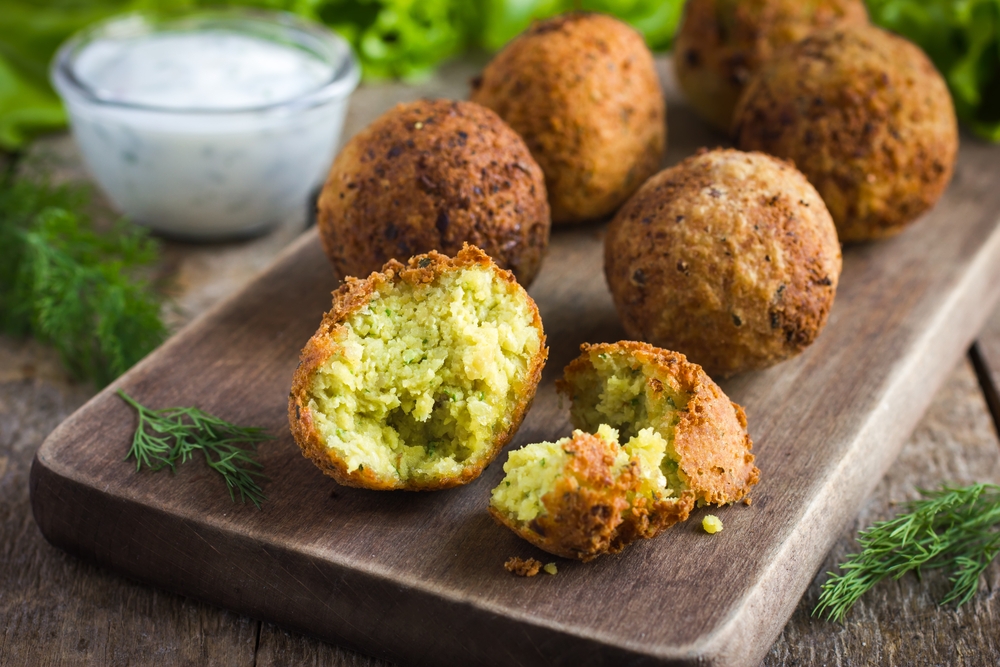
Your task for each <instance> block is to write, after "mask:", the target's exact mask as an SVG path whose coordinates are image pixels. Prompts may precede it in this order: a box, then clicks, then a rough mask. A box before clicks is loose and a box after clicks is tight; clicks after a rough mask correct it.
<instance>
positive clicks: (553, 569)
mask: <svg viewBox="0 0 1000 667" xmlns="http://www.w3.org/2000/svg"><path fill="white" fill-rule="evenodd" d="M542 569H543V570H545V571H546V572H548V573H549V574H551V575H555V574H556V573H557V572H558V571H559V568H557V567H556V564H555V563H546V564H545V567H544V568H542Z"/></svg>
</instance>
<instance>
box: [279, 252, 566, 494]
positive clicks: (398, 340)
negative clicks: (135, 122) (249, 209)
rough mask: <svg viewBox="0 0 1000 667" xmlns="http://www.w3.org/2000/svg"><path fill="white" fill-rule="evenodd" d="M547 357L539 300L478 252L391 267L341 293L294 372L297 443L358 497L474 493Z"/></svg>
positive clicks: (292, 411)
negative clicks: (471, 485) (466, 487)
mask: <svg viewBox="0 0 1000 667" xmlns="http://www.w3.org/2000/svg"><path fill="white" fill-rule="evenodd" d="M547 355H548V349H547V348H546V347H545V335H544V333H543V331H542V322H541V319H540V318H539V316H538V308H537V307H536V306H535V303H534V301H532V299H531V297H529V296H528V294H527V292H525V291H524V288H522V287H521V286H520V285H518V284H517V282H516V281H515V280H514V276H513V275H512V274H511V273H510V272H508V271H503V270H501V269H500V268H498V267H497V266H496V264H494V263H493V262H492V261H491V260H490V258H489V257H487V255H486V254H485V253H484V252H482V251H481V250H479V249H478V248H474V247H471V246H468V245H467V246H465V247H464V248H463V249H462V250H461V251H460V252H459V253H458V255H457V256H456V257H455V258H454V259H449V258H448V257H446V256H444V255H441V254H439V253H437V252H430V253H427V254H426V255H418V256H416V257H413V258H411V259H410V261H409V263H408V264H407V265H406V266H403V265H402V264H400V263H399V262H397V261H395V260H390V261H389V262H388V263H386V265H385V267H383V270H382V272H381V273H373V274H372V275H371V276H369V277H368V278H367V279H365V280H357V279H355V278H349V279H348V280H347V281H346V282H345V283H344V285H342V286H341V287H340V289H338V290H337V291H336V292H334V293H333V308H332V309H331V310H330V312H329V313H327V314H326V315H325V316H324V317H323V322H322V324H321V325H320V327H319V330H318V331H317V332H316V334H315V335H314V336H313V337H312V338H311V339H309V342H308V343H307V344H306V346H305V349H303V350H302V355H301V361H300V363H299V367H298V368H297V369H296V371H295V376H294V379H293V382H292V390H291V394H290V395H289V400H288V419H289V423H290V425H291V431H292V435H294V436H295V441H296V442H297V443H298V445H299V447H301V449H302V453H303V455H304V456H305V457H306V458H308V459H310V460H312V462H313V463H315V464H316V465H317V466H318V467H319V468H320V469H321V470H323V472H324V473H326V474H327V475H329V476H331V477H333V478H334V479H335V480H336V481H338V482H340V483H341V484H345V485H347V486H357V487H364V488H368V489H379V490H385V489H406V490H414V491H424V490H434V489H445V488H449V487H453V486H457V485H460V484H465V483H467V482H470V481H472V480H473V479H475V478H476V477H478V476H479V474H480V473H481V472H482V470H483V468H484V467H485V466H487V465H488V464H489V463H490V462H491V461H492V460H493V459H494V458H495V457H496V455H497V453H498V452H499V451H500V449H501V448H502V447H503V446H504V445H505V444H507V442H508V441H509V440H510V438H511V437H512V436H513V434H514V432H515V431H517V429H518V427H519V426H520V424H521V420H522V419H523V418H524V415H525V413H526V412H527V410H528V407H529V406H530V404H531V401H532V399H533V398H534V395H535V389H536V387H537V386H538V380H539V378H540V376H541V372H542V366H543V365H544V363H545V359H546V357H547Z"/></svg>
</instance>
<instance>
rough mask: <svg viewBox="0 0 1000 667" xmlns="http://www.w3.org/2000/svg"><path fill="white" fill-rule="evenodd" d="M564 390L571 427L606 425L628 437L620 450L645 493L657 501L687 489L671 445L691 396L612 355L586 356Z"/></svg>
mask: <svg viewBox="0 0 1000 667" xmlns="http://www.w3.org/2000/svg"><path fill="white" fill-rule="evenodd" d="M564 387H565V388H564V389H563V391H564V392H567V391H568V392H569V393H570V395H571V399H572V406H571V407H570V416H571V419H572V422H573V425H574V426H576V427H577V428H579V429H582V430H584V431H589V432H596V431H597V429H598V428H600V427H601V425H602V424H606V425H608V426H609V427H611V428H613V429H616V430H617V432H618V433H620V434H621V437H622V439H623V440H624V439H627V442H626V444H625V449H626V450H628V451H629V455H630V456H636V457H638V458H639V464H640V470H641V475H642V478H643V493H644V494H648V496H649V497H650V498H652V499H653V500H657V499H659V498H668V497H671V496H677V495H679V494H680V492H681V491H683V490H685V489H687V488H688V485H687V480H686V479H685V478H684V474H683V472H681V471H680V470H679V469H678V461H679V460H680V456H679V455H678V454H677V451H676V450H675V449H674V445H673V443H674V434H675V432H676V429H677V424H678V422H679V421H680V416H681V413H682V411H683V410H684V409H686V407H687V404H688V400H689V399H690V396H688V395H687V394H685V393H684V392H680V391H677V390H676V389H674V388H673V387H671V386H670V385H669V384H666V383H662V382H660V381H658V380H656V379H655V378H652V379H651V378H648V377H647V375H646V373H645V372H644V369H643V366H642V364H640V363H638V362H637V361H636V360H635V358H634V357H633V356H632V355H628V354H620V353H614V352H600V353H595V354H592V355H590V364H588V365H587V366H585V367H583V368H581V369H579V370H578V371H577V373H576V374H574V375H573V376H572V378H570V377H569V375H567V381H566V384H565V385H564Z"/></svg>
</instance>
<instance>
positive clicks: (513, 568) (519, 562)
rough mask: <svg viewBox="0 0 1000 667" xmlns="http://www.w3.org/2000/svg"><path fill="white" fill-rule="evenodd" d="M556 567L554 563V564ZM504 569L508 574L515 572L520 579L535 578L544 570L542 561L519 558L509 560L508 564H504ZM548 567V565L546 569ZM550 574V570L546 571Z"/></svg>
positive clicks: (513, 557)
mask: <svg viewBox="0 0 1000 667" xmlns="http://www.w3.org/2000/svg"><path fill="white" fill-rule="evenodd" d="M552 565H554V563H553V564H552ZM503 566H504V569H505V570H507V571H508V572H513V573H514V574H516V575H517V576H519V577H533V576H535V575H536V574H538V571H539V570H540V569H542V561H540V560H537V559H535V558H528V559H524V558H518V557H517V556H511V557H510V558H508V559H507V562H506V563H504V564H503ZM547 567H548V566H547V565H546V568H547ZM546 572H548V570H546Z"/></svg>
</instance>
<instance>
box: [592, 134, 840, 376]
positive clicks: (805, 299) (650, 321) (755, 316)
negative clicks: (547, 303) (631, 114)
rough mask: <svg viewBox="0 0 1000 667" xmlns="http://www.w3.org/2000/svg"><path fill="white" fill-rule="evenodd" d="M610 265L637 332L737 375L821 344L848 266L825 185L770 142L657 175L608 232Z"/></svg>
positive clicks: (627, 321) (631, 330)
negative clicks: (770, 149)
mask: <svg viewBox="0 0 1000 667" xmlns="http://www.w3.org/2000/svg"><path fill="white" fill-rule="evenodd" d="M604 244H605V245H604V249H605V255H604V271H605V275H606V276H607V280H608V286H609V287H610V289H611V293H612V295H613V296H614V301H615V307H616V308H617V309H618V314H619V316H620V317H621V320H622V324H623V326H624V328H625V331H626V332H627V333H628V335H629V336H631V337H633V338H636V339H639V340H645V341H648V342H650V343H652V344H654V345H659V346H661V347H665V348H668V349H672V350H679V351H681V352H683V353H684V354H686V355H687V356H688V357H689V358H690V359H691V360H692V361H694V362H696V363H698V364H701V365H702V366H703V367H704V368H705V370H706V371H707V372H708V373H710V374H712V375H718V376H729V375H732V374H734V373H739V372H742V371H747V370H754V369H758V368H765V367H767V366H771V365H773V364H776V363H778V362H780V361H783V360H784V359H787V358H789V357H791V356H794V355H796V354H798V353H800V352H801V351H802V350H804V349H805V348H806V347H807V346H809V345H810V344H811V343H812V342H813V341H814V340H815V339H816V337H817V336H818V335H819V333H820V331H821V330H822V329H823V327H824V326H825V324H826V320H827V316H828V315H829V312H830V308H831V307H832V305H833V300H834V297H835V295H836V291H837V283H838V281H839V277H840V270H841V253H840V245H839V243H838V241H837V232H836V229H835V227H834V224H833V220H832V219H831V217H830V214H829V212H828V211H827V210H826V206H824V204H823V201H822V199H820V197H819V194H818V193H817V192H816V190H815V189H814V188H813V187H812V185H810V184H809V182H808V181H806V179H805V177H804V176H803V175H802V174H801V173H799V172H798V171H797V170H796V169H795V168H794V167H793V166H792V165H790V164H788V163H786V162H783V161H781V160H778V159H776V158H773V157H770V156H768V155H764V154H762V153H742V152H740V151H735V150H721V149H719V150H714V151H708V152H704V151H701V152H699V153H698V154H697V155H695V156H692V157H690V158H688V159H686V160H684V161H683V162H681V163H680V164H678V165H676V166H674V167H671V168H669V169H665V170H664V171H661V172H660V173H659V174H657V175H656V176H654V177H653V178H651V179H649V181H647V182H646V183H645V185H643V187H642V188H641V189H640V190H639V192H637V193H636V194H635V196H633V197H632V199H630V200H629V202H628V203H627V204H626V205H625V206H624V207H622V209H621V211H619V212H618V215H617V216H615V219H614V220H613V221H612V223H611V225H610V226H609V228H608V233H607V236H606V237H605V241H604Z"/></svg>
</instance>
